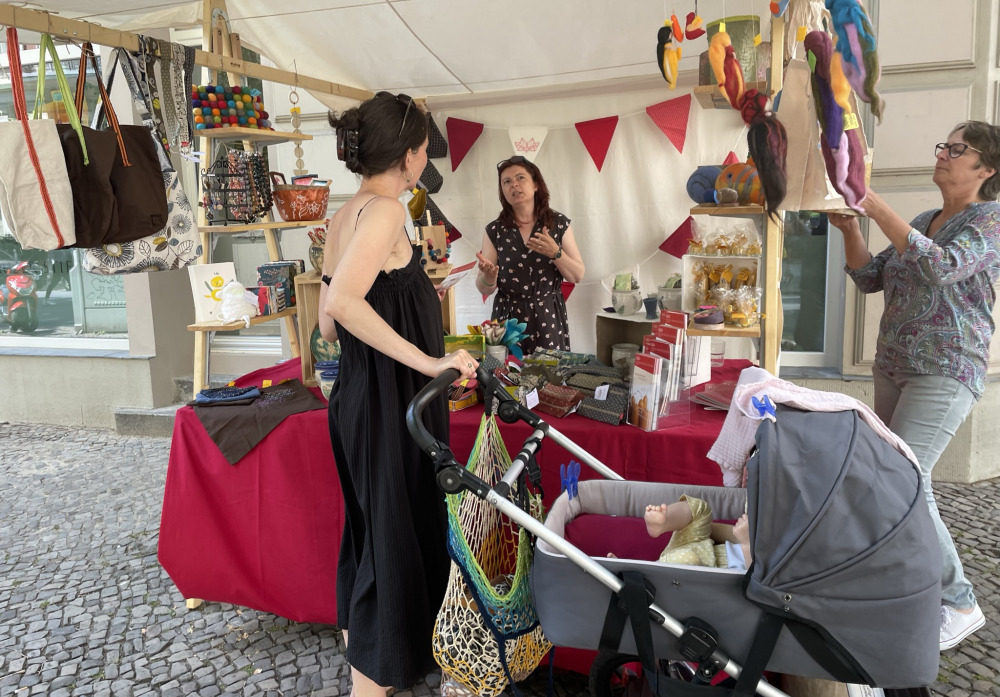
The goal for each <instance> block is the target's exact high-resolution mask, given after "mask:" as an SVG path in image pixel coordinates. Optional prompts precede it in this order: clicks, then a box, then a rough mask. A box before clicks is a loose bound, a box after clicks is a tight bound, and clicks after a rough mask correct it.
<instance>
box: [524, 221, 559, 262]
mask: <svg viewBox="0 0 1000 697" xmlns="http://www.w3.org/2000/svg"><path fill="white" fill-rule="evenodd" d="M528 249H530V250H531V251H533V252H538V253H539V254H541V255H542V256H544V257H548V258H549V259H551V258H552V257H554V256H555V255H556V253H557V252H558V251H559V243H558V242H556V241H555V240H554V239H552V235H550V234H549V229H548V228H547V227H543V228H542V231H541V232H533V233H531V237H529V238H528Z"/></svg>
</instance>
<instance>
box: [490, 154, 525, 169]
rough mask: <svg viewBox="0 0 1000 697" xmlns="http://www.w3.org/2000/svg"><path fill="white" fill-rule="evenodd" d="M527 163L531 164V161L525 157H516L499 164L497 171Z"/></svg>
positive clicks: (501, 161)
mask: <svg viewBox="0 0 1000 697" xmlns="http://www.w3.org/2000/svg"><path fill="white" fill-rule="evenodd" d="M526 162H529V160H528V158H527V157H525V156H524V155H514V157H511V158H509V159H506V160H500V161H499V162H497V171H498V172H499V171H501V170H503V169H505V168H507V167H510V166H511V165H523V164H524V163H526Z"/></svg>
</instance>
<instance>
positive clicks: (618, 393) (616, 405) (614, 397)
mask: <svg viewBox="0 0 1000 697" xmlns="http://www.w3.org/2000/svg"><path fill="white" fill-rule="evenodd" d="M627 407H628V388H626V387H622V386H620V385H610V386H609V388H608V396H607V398H606V399H595V398H594V397H585V398H584V399H583V401H582V402H580V408H579V409H577V413H578V414H579V415H580V416H585V417H587V418H588V419H594V420H595V421H603V422H604V423H606V424H611V425H612V426H617V425H618V424H619V423H621V420H622V418H623V417H624V416H625V409H626V408H627Z"/></svg>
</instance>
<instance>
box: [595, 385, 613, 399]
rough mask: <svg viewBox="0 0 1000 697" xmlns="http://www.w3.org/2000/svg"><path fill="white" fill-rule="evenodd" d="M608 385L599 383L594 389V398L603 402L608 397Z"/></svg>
mask: <svg viewBox="0 0 1000 697" xmlns="http://www.w3.org/2000/svg"><path fill="white" fill-rule="evenodd" d="M609 387H610V385H601V386H600V387H598V388H597V389H596V390H594V399H596V400H598V401H600V402H603V401H604V400H605V399H607V398H608V388H609Z"/></svg>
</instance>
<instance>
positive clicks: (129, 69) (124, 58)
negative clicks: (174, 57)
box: [102, 48, 174, 172]
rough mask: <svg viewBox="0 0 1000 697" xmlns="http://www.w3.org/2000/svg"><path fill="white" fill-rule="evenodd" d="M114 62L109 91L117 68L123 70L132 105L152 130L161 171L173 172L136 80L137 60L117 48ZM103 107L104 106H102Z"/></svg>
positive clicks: (110, 74)
mask: <svg viewBox="0 0 1000 697" xmlns="http://www.w3.org/2000/svg"><path fill="white" fill-rule="evenodd" d="M113 55H114V62H113V63H112V64H111V71H110V72H109V73H108V89H109V90H110V89H111V86H112V85H113V84H114V80H115V74H116V72H115V70H116V68H119V67H120V68H121V71H122V75H124V76H125V82H127V83H128V87H129V92H130V93H131V95H132V104H133V106H134V107H135V110H136V112H137V113H138V114H139V119H140V120H141V121H142V123H143V125H144V126H146V128H148V129H150V137H151V138H152V139H153V143H154V144H155V145H156V153H157V155H158V156H159V159H160V169H161V170H162V171H163V172H173V171H174V167H173V164H172V163H171V162H170V156H169V155H167V152H166V150H165V149H164V147H163V143H161V142H160V139H159V138H158V137H157V135H156V130H155V129H156V123H155V121H154V119H153V115H152V114H151V113H150V112H149V105H148V104H147V102H146V93H145V91H144V90H143V89H142V87H141V83H140V82H139V80H138V79H137V78H136V70H135V66H134V64H133V61H134V60H135V58H134V57H133V55H132V54H131V53H129V52H128V51H126V50H125V49H123V48H116V49H115V50H114V53H113ZM102 107H103V104H102Z"/></svg>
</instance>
